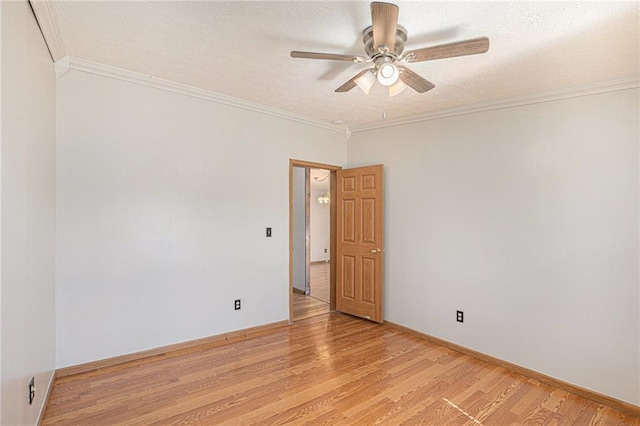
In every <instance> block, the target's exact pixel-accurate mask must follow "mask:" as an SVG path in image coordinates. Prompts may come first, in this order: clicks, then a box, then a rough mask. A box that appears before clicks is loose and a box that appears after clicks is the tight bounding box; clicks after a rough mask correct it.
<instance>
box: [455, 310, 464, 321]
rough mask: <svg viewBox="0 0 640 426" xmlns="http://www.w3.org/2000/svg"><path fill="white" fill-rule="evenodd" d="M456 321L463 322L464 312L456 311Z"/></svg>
mask: <svg viewBox="0 0 640 426" xmlns="http://www.w3.org/2000/svg"><path fill="white" fill-rule="evenodd" d="M456 321H458V322H464V312H462V311H456Z"/></svg>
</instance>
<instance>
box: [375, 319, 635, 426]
mask: <svg viewBox="0 0 640 426" xmlns="http://www.w3.org/2000/svg"><path fill="white" fill-rule="evenodd" d="M384 323H385V324H386V325H388V326H389V327H391V328H395V329H397V330H401V331H404V332H405V333H408V334H411V335H413V336H416V337H420V338H422V339H425V340H428V341H429V342H431V343H435V344H436V345H439V346H443V347H445V348H448V349H451V350H454V351H456V352H460V353H462V354H465V355H468V356H470V357H472V358H476V359H479V360H481V361H484V362H487V363H489V364H493V365H497V366H499V367H503V368H506V369H507V370H510V371H513V372H514V373H517V374H521V375H523V376H526V377H529V378H531V379H534V380H537V381H539V382H541V383H545V384H547V385H551V386H554V387H557V388H559V389H562V390H565V391H567V392H571V393H573V394H574V395H578V396H581V397H583V398H586V399H590V400H591V401H594V402H597V403H599V404H604V405H607V406H609V407H612V408H615V409H616V410H620V411H623V412H625V413H628V414H631V415H634V416H640V406H637V405H635V404H631V403H629V402H626V401H622V400H620V399H617V398H613V397H611V396H608V395H604V394H601V393H598V392H595V391H592V390H589V389H586V388H583V387H580V386H577V385H574V384H571V383H568V382H565V381H562V380H560V379H556V378H554V377H551V376H547V375H546V374H542V373H539V372H537V371H534V370H530V369H528V368H525V367H522V366H520V365H517V364H513V363H511V362H508V361H504V360H501V359H499V358H496V357H493V356H491V355H487V354H484V353H482V352H478V351H475V350H473V349H469V348H465V347H464V346H460V345H457V344H455V343H451V342H448V341H446V340H443V339H440V338H438V337H433V336H430V335H428V334H425V333H421V332H419V331H416V330H414V329H412V328H409V327H405V326H404V325H400V324H395V323H393V322H391V321H385V322H384Z"/></svg>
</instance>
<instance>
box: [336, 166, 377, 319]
mask: <svg viewBox="0 0 640 426" xmlns="http://www.w3.org/2000/svg"><path fill="white" fill-rule="evenodd" d="M382 170H383V169H382V165H376V166H368V167H359V168H355V169H345V170H339V171H338V172H337V181H338V182H337V185H336V186H337V197H336V198H337V203H336V206H337V212H336V213H337V232H336V234H337V244H336V250H337V256H336V269H337V271H336V272H337V273H336V309H337V310H338V311H341V312H344V313H347V314H351V315H356V316H359V317H363V318H368V319H370V320H372V321H376V322H382V302H383V300H382V295H383V293H382V289H383V283H382V277H383V248H384V246H383V241H382V238H383V232H382V231H383V188H382Z"/></svg>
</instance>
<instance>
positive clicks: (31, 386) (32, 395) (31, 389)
mask: <svg viewBox="0 0 640 426" xmlns="http://www.w3.org/2000/svg"><path fill="white" fill-rule="evenodd" d="M34 399H36V378H35V377H32V378H31V381H30V382H29V405H31V404H33V400H34Z"/></svg>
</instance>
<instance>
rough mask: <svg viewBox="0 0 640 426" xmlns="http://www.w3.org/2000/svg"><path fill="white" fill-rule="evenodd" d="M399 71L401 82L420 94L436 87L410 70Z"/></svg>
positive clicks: (402, 68)
mask: <svg viewBox="0 0 640 426" xmlns="http://www.w3.org/2000/svg"><path fill="white" fill-rule="evenodd" d="M398 69H399V70H400V80H401V81H402V82H403V83H404V84H406V85H407V86H409V87H411V88H412V89H413V90H415V91H416V92H418V93H424V92H427V91H429V90H431V89H433V88H434V87H436V86H435V84H433V83H432V82H430V81H427V80H425V79H424V78H422V77H420V76H419V75H418V74H416V73H415V72H413V71H411V70H410V69H409V68H405V67H398Z"/></svg>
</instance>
